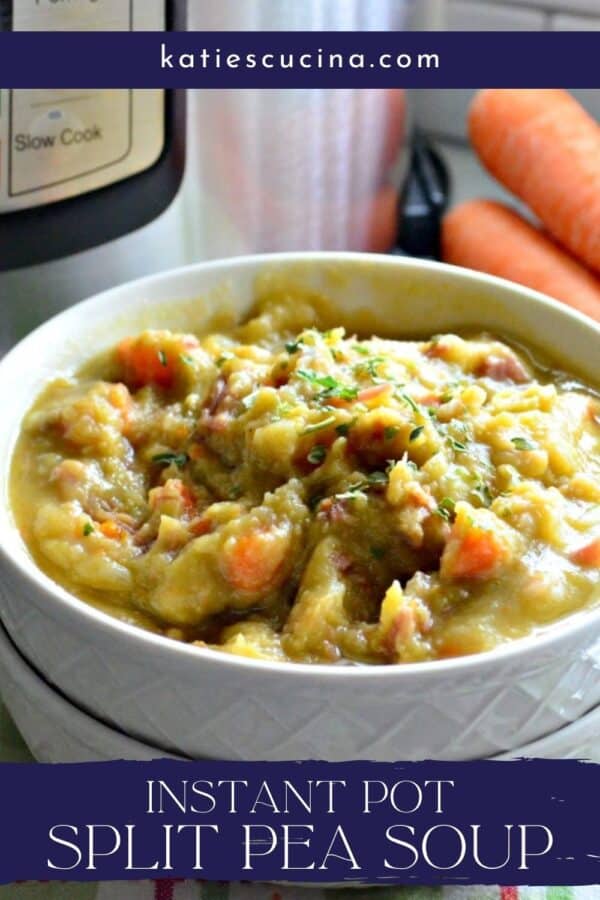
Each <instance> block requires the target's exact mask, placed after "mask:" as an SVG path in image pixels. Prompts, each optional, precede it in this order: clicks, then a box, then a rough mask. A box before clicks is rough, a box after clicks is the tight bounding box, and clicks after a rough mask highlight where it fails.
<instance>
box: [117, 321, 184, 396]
mask: <svg viewBox="0 0 600 900" xmlns="http://www.w3.org/2000/svg"><path fill="white" fill-rule="evenodd" d="M197 346H198V341H197V340H196V339H195V338H194V337H193V336H192V335H181V336H178V335H172V334H170V333H168V332H167V333H163V332H159V331H155V332H151V331H150V332H145V333H144V334H141V335H140V336H139V337H136V338H129V337H128V338H124V340H122V341H121V343H120V344H119V345H118V347H117V358H118V360H119V362H120V364H121V366H122V367H123V377H124V380H125V381H126V382H127V383H128V384H130V385H132V386H133V387H143V386H144V385H146V384H155V385H157V386H158V387H162V388H165V389H169V388H171V387H173V384H174V383H175V378H176V375H177V363H178V358H179V355H180V354H181V353H184V352H185V351H186V350H192V349H194V348H195V347H197Z"/></svg>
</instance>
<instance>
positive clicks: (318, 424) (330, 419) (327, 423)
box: [302, 416, 335, 434]
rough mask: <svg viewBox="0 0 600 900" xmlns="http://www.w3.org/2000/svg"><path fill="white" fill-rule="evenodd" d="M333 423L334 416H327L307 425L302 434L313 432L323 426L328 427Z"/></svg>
mask: <svg viewBox="0 0 600 900" xmlns="http://www.w3.org/2000/svg"><path fill="white" fill-rule="evenodd" d="M334 424H335V416H327V418H326V419H322V420H321V421H320V422H315V424H314V425H307V426H306V428H305V429H304V431H303V432H302V434H313V432H315V431H322V430H323V429H324V428H329V426H330V425H334Z"/></svg>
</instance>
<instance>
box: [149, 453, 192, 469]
mask: <svg viewBox="0 0 600 900" xmlns="http://www.w3.org/2000/svg"><path fill="white" fill-rule="evenodd" d="M189 459H190V458H189V456H188V455H187V453H171V452H165V453H157V454H156V456H153V457H152V462H155V463H159V465H161V466H170V465H175V466H177V468H178V469H183V467H184V466H185V464H186V463H187V462H189Z"/></svg>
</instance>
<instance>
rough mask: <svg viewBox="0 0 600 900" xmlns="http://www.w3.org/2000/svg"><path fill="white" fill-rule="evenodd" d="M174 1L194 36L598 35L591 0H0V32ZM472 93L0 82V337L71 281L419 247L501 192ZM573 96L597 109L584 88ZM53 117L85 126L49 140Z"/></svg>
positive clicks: (64, 295) (120, 18) (138, 23)
mask: <svg viewBox="0 0 600 900" xmlns="http://www.w3.org/2000/svg"><path fill="white" fill-rule="evenodd" d="M186 7H187V13H188V27H189V29H190V30H194V31H211V30H248V31H252V30H277V29H290V30H291V29H296V30H305V29H306V30H348V29H350V30H370V29H377V30H383V31H395V32H402V31H403V30H407V29H422V30H440V29H451V30H481V29H483V30H488V29H489V30H510V31H515V30H537V31H540V30H552V29H554V30H559V31H560V30H567V29H569V30H573V29H574V30H591V29H593V30H600V0H570V2H569V0H303V2H302V3H300V2H298V0H244V2H243V3H240V2H239V0H190V2H189V3H188V4H186V3H185V2H183V0H166V2H165V0H132V3H131V5H130V7H129V9H130V13H129V17H128V16H126V15H124V9H125V8H126V7H125V5H124V4H123V3H122V0H95V2H94V3H89V2H84V0H70V2H69V3H56V2H55V0H0V29H6V30H11V29H12V30H20V29H28V30H31V29H34V30H81V29H84V30H86V29H115V30H136V29H144V28H150V29H162V28H164V27H168V22H169V18H170V17H172V16H173V15H179V14H183V13H185V11H186ZM176 27H178V26H177V25H176ZM474 93H475V92H474V91H464V90H430V91H428V90H416V91H404V90H402V89H400V88H398V89H396V90H339V91H325V90H313V91H310V90H288V91H283V90H278V89H276V88H274V89H272V90H261V91H257V90H221V91H205V90H193V91H188V92H187V98H186V99H187V110H185V109H184V108H183V104H182V102H181V98H173V97H166V96H165V95H164V92H162V91H154V90H135V91H124V90H122V91H86V92H81V91H73V90H47V89H45V88H44V89H40V90H38V91H11V90H5V89H0V303H1V304H2V308H3V318H2V322H1V324H0V352H1V351H2V350H3V349H7V348H8V347H9V346H11V344H13V343H14V342H15V341H16V340H18V339H19V338H20V337H21V336H22V335H24V334H25V333H27V332H28V331H29V330H31V328H33V327H34V326H35V325H36V324H38V323H39V322H41V321H43V320H44V319H46V318H48V317H49V316H50V315H52V314H54V313H55V312H58V311H60V310H61V309H63V308H64V307H66V306H68V305H70V304H72V303H74V302H76V301H77V300H79V299H81V298H83V297H85V296H90V295H92V294H93V293H96V292H98V291H100V290H103V289H104V288H108V287H110V286H112V285H114V284H118V283H120V282H123V281H126V280H129V279H131V278H135V277H139V276H142V275H146V274H151V273H152V272H155V271H158V270H161V269H167V268H172V267H175V266H179V265H184V264H188V263H192V262H196V261H199V260H203V259H211V258H215V257H222V256H232V255H239V254H245V253H256V252H271V251H285V250H305V249H306V250H310V249H345V250H361V251H371V252H393V253H410V254H413V255H418V256H424V257H431V258H439V256H440V246H439V232H440V227H439V226H440V222H441V218H442V216H443V213H444V211H445V210H446V209H447V208H448V207H449V206H450V205H451V204H456V203H461V202H462V201H465V200H469V199H471V198H475V197H491V198H493V199H500V200H502V199H509V194H508V193H507V191H506V190H505V189H504V188H503V187H502V186H501V182H500V181H497V180H494V179H492V178H491V177H490V176H489V175H488V174H486V171H485V169H484V167H483V166H482V165H481V163H480V161H479V160H478V158H477V155H476V153H474V152H473V149H472V147H471V146H470V145H469V142H468V139H467V130H466V117H467V110H468V106H469V104H470V102H471V100H472V97H473V95H474ZM574 94H575V96H576V98H577V99H579V100H580V101H581V102H582V103H583V105H584V106H585V108H586V109H587V110H588V111H589V112H591V113H592V115H593V116H594V117H595V118H596V120H598V119H600V89H598V90H588V91H575V92H574ZM65 127H68V128H69V129H71V130H73V129H74V130H75V131H77V132H79V133H81V134H83V135H84V138H85V134H86V130H89V133H90V134H91V135H92V137H93V135H94V134H97V133H98V129H100V131H101V133H102V136H103V137H102V139H101V140H96V141H90V142H88V143H86V140H85V139H84V140H83V141H82V143H80V144H78V145H77V146H74V145H73V144H72V143H71V145H70V146H68V147H65V146H62V145H61V141H60V135H61V134H62V131H63V129H64V128H65ZM94 129H96V131H94ZM128 135H129V138H130V141H129V147H128V149H127V152H126V153H123V147H125V145H126V142H127V139H128V138H127V136H128ZM23 136H24V137H23ZM49 136H50V139H49ZM57 136H58V138H57ZM106 136H110V138H107V137H106ZM19 141H20V144H19ZM44 142H47V143H48V144H52V146H48V147H46V146H45V143H44ZM184 144H185V148H184ZM19 146H20V147H21V148H23V147H26V149H25V150H23V152H21V150H19V149H18V147H19ZM4 148H7V149H8V152H5V149H4ZM184 156H185V166H184ZM180 181H181V188H180V189H179V190H178V186H179V184H180ZM510 200H511V203H512V205H513V206H516V207H517V208H518V209H520V210H521V211H522V212H524V213H525V215H526V216H529V213H528V212H527V210H526V208H525V207H524V206H523V205H522V204H520V203H519V201H518V200H517V201H515V199H514V198H510Z"/></svg>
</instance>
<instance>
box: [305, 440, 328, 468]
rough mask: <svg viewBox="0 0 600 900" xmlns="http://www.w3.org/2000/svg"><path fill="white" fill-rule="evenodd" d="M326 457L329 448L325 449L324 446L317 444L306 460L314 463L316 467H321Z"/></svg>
mask: <svg viewBox="0 0 600 900" xmlns="http://www.w3.org/2000/svg"><path fill="white" fill-rule="evenodd" d="M326 456H327V448H326V447H324V446H323V444H315V446H314V447H313V448H312V450H311V451H310V453H309V454H308V456H307V457H306V458H307V459H308V461H309V463H312V464H313V465H314V466H319V465H320V464H321V463H322V462H323V460H324V459H325V457H326Z"/></svg>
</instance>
